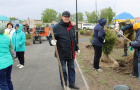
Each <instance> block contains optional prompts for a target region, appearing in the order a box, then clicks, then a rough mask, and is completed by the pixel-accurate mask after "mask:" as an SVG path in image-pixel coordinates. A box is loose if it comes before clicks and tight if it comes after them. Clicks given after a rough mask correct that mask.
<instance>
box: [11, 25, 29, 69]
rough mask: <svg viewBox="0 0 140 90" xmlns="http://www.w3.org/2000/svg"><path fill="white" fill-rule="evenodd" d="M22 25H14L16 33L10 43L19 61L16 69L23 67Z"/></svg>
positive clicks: (23, 40) (23, 42) (23, 35)
mask: <svg viewBox="0 0 140 90" xmlns="http://www.w3.org/2000/svg"><path fill="white" fill-rule="evenodd" d="M22 27H23V26H22V25H21V24H16V27H15V28H16V31H15V32H14V33H13V37H12V43H13V47H14V50H15V51H16V55H17V57H18V59H19V64H18V65H17V67H19V68H23V67H24V52H25V41H26V37H25V33H24V32H23V31H22Z"/></svg>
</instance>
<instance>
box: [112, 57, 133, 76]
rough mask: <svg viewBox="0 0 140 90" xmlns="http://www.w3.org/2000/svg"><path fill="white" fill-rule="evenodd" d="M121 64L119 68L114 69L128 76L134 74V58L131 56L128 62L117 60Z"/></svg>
mask: <svg viewBox="0 0 140 90" xmlns="http://www.w3.org/2000/svg"><path fill="white" fill-rule="evenodd" d="M117 62H118V63H119V67H117V68H114V70H116V71H117V72H120V73H124V74H126V75H128V74H132V69H133V56H130V57H129V58H128V59H127V61H125V60H117Z"/></svg>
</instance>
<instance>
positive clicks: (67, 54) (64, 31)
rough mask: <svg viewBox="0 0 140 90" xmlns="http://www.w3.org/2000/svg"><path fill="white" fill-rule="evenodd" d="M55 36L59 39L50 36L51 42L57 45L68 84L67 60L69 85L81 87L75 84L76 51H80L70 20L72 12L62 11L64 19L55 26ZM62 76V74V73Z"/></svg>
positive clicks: (74, 87) (75, 87) (73, 87)
mask: <svg viewBox="0 0 140 90" xmlns="http://www.w3.org/2000/svg"><path fill="white" fill-rule="evenodd" d="M53 32H54V36H55V39H56V40H57V41H54V40H52V36H51V35H50V36H49V42H50V44H51V45H57V49H58V53H59V57H60V62H61V65H62V70H63V75H64V80H65V84H66V86H67V71H66V62H67V66H68V78H69V87H70V88H72V89H79V87H77V86H76V85H75V65H74V59H75V51H77V52H78V53H80V50H79V47H78V45H77V43H76V40H75V30H74V27H73V25H72V24H71V22H70V12H69V11H64V12H63V13H62V19H61V20H60V21H59V23H58V24H56V25H55V26H54V28H53ZM60 77H61V75H60ZM61 85H62V86H63V84H62V80H61Z"/></svg>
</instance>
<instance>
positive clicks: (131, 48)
mask: <svg viewBox="0 0 140 90" xmlns="http://www.w3.org/2000/svg"><path fill="white" fill-rule="evenodd" d="M129 45H130V48H129V50H130V51H133V50H134V48H133V47H132V46H131V41H129Z"/></svg>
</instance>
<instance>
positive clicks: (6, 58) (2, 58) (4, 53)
mask: <svg viewBox="0 0 140 90" xmlns="http://www.w3.org/2000/svg"><path fill="white" fill-rule="evenodd" d="M4 32H5V26H4V25H3V24H2V23H1V22H0V90H13V84H12V81H11V72H12V65H13V59H14V49H13V46H12V41H11V40H10V38H9V36H8V35H6V34H4Z"/></svg>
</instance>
